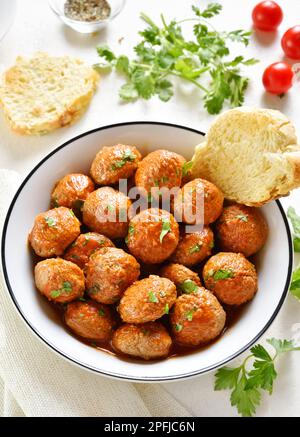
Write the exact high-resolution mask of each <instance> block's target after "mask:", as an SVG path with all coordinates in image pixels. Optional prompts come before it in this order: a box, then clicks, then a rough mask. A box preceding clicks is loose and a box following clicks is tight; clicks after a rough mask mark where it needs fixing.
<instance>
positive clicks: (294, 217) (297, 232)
mask: <svg viewBox="0 0 300 437" xmlns="http://www.w3.org/2000/svg"><path fill="white" fill-rule="evenodd" d="M287 216H288V218H289V219H290V221H291V223H292V226H293V231H294V233H293V242H294V251H295V252H300V217H299V216H298V214H297V213H296V211H295V209H294V208H293V207H291V206H290V207H289V209H288V211H287Z"/></svg>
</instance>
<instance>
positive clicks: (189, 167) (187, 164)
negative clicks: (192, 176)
mask: <svg viewBox="0 0 300 437" xmlns="http://www.w3.org/2000/svg"><path fill="white" fill-rule="evenodd" d="M192 167H193V161H188V162H185V163H184V164H183V166H182V177H185V176H187V175H188V173H189V172H190V171H191V170H192Z"/></svg>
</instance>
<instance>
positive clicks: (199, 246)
mask: <svg viewBox="0 0 300 437" xmlns="http://www.w3.org/2000/svg"><path fill="white" fill-rule="evenodd" d="M201 247H202V244H195V246H193V247H191V248H190V250H189V253H190V254H192V253H197V252H200V250H201Z"/></svg>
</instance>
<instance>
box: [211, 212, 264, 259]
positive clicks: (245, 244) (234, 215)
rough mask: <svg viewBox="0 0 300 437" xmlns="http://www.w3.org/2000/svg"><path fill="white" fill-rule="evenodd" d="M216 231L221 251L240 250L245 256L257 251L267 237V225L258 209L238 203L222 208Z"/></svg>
mask: <svg viewBox="0 0 300 437" xmlns="http://www.w3.org/2000/svg"><path fill="white" fill-rule="evenodd" d="M216 231H217V238H218V244H219V247H220V249H221V250H222V251H224V252H241V253H243V254H244V255H245V256H246V257H248V256H251V255H253V254H254V253H256V252H258V251H259V250H260V249H261V248H262V247H263V245H264V244H265V242H266V240H267V237H268V225H267V222H266V220H265V218H264V216H263V215H262V213H261V212H260V210H259V209H258V208H251V207H249V206H244V205H238V204H234V205H230V206H227V207H226V208H224V210H223V213H222V214H221V216H220V217H219V219H218V221H217V223H216Z"/></svg>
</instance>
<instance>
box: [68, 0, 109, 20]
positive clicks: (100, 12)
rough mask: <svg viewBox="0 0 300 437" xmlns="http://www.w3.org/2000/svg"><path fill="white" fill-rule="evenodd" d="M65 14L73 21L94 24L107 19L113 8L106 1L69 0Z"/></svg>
mask: <svg viewBox="0 0 300 437" xmlns="http://www.w3.org/2000/svg"><path fill="white" fill-rule="evenodd" d="M64 12H65V16H66V17H67V18H71V19H72V20H77V21H86V22H92V21H100V20H105V19H107V18H108V17H109V16H110V13H111V7H110V5H109V4H108V2H107V1H106V0H67V1H66V2H65V5H64Z"/></svg>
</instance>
